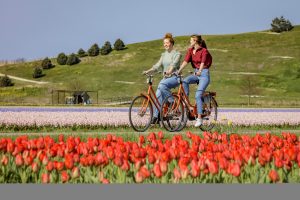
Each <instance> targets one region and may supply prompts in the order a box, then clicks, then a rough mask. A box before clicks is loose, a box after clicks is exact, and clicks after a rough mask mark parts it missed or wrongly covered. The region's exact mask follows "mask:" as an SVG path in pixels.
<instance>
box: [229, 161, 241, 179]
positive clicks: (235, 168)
mask: <svg viewBox="0 0 300 200" xmlns="http://www.w3.org/2000/svg"><path fill="white" fill-rule="evenodd" d="M228 173H230V174H232V175H233V176H236V177H238V176H240V174H241V168H240V165H239V164H237V163H229V166H228Z"/></svg>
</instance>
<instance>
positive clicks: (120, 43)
mask: <svg viewBox="0 0 300 200" xmlns="http://www.w3.org/2000/svg"><path fill="white" fill-rule="evenodd" d="M124 48H125V44H124V42H123V41H122V40H121V39H117V40H116V41H115V43H114V49H115V50H117V51H119V50H122V49H124Z"/></svg>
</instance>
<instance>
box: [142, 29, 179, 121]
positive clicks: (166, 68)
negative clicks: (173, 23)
mask: <svg viewBox="0 0 300 200" xmlns="http://www.w3.org/2000/svg"><path fill="white" fill-rule="evenodd" d="M174 43H175V41H174V39H173V36H172V34H171V33H167V34H166V35H165V37H164V39H163V45H164V48H165V50H166V51H165V52H163V53H162V54H161V57H160V59H159V61H158V62H157V63H156V64H155V65H153V67H152V68H150V69H149V70H146V71H144V72H143V74H148V73H151V72H153V71H158V69H159V68H161V67H162V69H163V74H164V78H163V79H162V80H161V81H160V83H159V84H158V87H157V90H156V97H157V99H158V101H159V103H160V104H161V103H162V101H163V100H164V98H165V97H167V96H168V95H171V91H170V90H171V89H172V88H175V87H177V86H178V85H179V84H178V81H177V76H175V75H174V74H173V72H174V71H176V70H177V69H178V68H179V65H180V58H181V54H180V52H179V51H177V50H175V49H174ZM158 121H159V111H158V110H157V108H156V107H154V114H153V119H152V123H153V124H155V123H157V122H158Z"/></svg>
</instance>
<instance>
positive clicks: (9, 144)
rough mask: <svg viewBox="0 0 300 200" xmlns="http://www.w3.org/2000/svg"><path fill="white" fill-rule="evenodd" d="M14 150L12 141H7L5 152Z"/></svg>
mask: <svg viewBox="0 0 300 200" xmlns="http://www.w3.org/2000/svg"><path fill="white" fill-rule="evenodd" d="M14 150H15V145H14V143H12V142H8V143H7V150H6V151H7V152H8V153H12V152H13V151H14Z"/></svg>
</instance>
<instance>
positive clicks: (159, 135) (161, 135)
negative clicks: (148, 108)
mask: <svg viewBox="0 0 300 200" xmlns="http://www.w3.org/2000/svg"><path fill="white" fill-rule="evenodd" d="M157 136H158V138H159V139H163V138H164V134H163V132H162V131H159V132H158V133H157Z"/></svg>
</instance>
